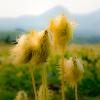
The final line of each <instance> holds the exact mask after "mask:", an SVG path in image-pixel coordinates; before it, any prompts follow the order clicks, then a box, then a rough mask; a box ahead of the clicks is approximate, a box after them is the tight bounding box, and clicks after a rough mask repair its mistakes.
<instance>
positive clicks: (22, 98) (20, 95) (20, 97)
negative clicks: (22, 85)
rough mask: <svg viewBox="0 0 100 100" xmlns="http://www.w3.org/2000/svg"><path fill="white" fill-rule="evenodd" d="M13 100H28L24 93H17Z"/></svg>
mask: <svg viewBox="0 0 100 100" xmlns="http://www.w3.org/2000/svg"><path fill="white" fill-rule="evenodd" d="M15 100H28V98H27V94H26V93H25V92H24V91H19V92H18V93H17V96H16V98H15Z"/></svg>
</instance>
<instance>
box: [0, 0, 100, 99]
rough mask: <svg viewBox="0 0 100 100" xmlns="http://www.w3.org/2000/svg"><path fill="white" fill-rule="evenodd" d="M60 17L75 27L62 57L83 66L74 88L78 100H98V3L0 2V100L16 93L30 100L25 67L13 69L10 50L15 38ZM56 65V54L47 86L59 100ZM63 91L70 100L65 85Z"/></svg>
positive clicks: (63, 0)
mask: <svg viewBox="0 0 100 100" xmlns="http://www.w3.org/2000/svg"><path fill="white" fill-rule="evenodd" d="M62 13H63V14H64V15H66V16H67V17H68V18H69V20H70V21H71V22H74V23H76V24H77V27H76V30H75V32H74V37H73V40H72V41H71V42H70V43H69V46H68V47H67V50H66V53H65V57H66V58H69V57H70V56H72V55H77V56H78V57H79V58H80V59H81V61H82V63H83V65H84V69H85V73H84V78H83V79H82V81H81V82H80V83H79V85H78V93H79V100H100V1H99V0H0V100H13V99H14V98H15V95H16V93H17V92H18V91H20V90H24V91H25V92H26V93H27V94H28V96H29V98H30V100H31V98H32V95H33V90H32V88H31V87H32V85H31V77H30V74H29V71H28V67H27V66H26V65H20V66H18V65H13V64H12V61H11V60H10V59H9V57H10V49H11V48H12V46H14V43H15V40H16V38H17V37H19V36H20V35H22V34H24V33H25V32H27V31H30V30H32V29H36V30H42V29H45V28H47V27H48V25H49V21H50V20H51V19H52V18H54V17H55V16H57V15H59V14H62ZM19 56H20V55H19ZM58 61H59V55H58V54H56V55H55V56H52V58H50V59H49V62H48V67H49V69H48V85H49V87H50V88H51V89H52V90H54V91H55V94H54V95H55V98H56V99H55V100H60V95H59V93H60V92H59V90H60V89H59V88H60V81H59V79H58V76H59V75H58V71H57V69H56V66H57V65H58V64H59V63H58ZM37 72H39V70H38V69H36V70H35V76H36V81H37V87H38V86H39V84H40V83H41V80H40V74H39V73H37ZM65 88H66V89H65V93H66V96H67V98H69V100H74V91H73V89H71V88H70V87H69V86H68V85H66V86H65ZM57 98H58V99H57Z"/></svg>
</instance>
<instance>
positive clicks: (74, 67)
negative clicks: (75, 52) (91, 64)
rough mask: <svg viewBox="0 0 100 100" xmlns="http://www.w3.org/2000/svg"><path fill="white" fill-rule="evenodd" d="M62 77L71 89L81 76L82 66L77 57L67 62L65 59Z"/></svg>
mask: <svg viewBox="0 0 100 100" xmlns="http://www.w3.org/2000/svg"><path fill="white" fill-rule="evenodd" d="M64 62H65V70H64V71H65V73H64V77H65V80H66V81H67V82H69V84H70V85H71V86H72V87H73V86H75V84H77V82H78V81H79V80H80V79H81V78H82V76H83V72H84V69H83V65H82V64H81V62H80V61H79V60H78V58H77V57H72V58H70V59H69V60H66V59H65V61H64Z"/></svg>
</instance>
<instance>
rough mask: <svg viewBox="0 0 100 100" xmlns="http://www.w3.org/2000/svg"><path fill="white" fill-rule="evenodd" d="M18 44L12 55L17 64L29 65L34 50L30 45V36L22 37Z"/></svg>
mask: <svg viewBox="0 0 100 100" xmlns="http://www.w3.org/2000/svg"><path fill="white" fill-rule="evenodd" d="M17 42H18V44H17V45H16V46H15V47H14V48H13V49H12V51H11V53H12V56H13V58H14V62H15V63H18V64H20V63H27V62H28V61H29V60H30V59H31V57H32V48H31V45H30V44H29V36H28V35H22V36H21V37H20V38H19V39H18V40H17Z"/></svg>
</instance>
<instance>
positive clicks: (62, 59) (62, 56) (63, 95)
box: [61, 49, 65, 100]
mask: <svg viewBox="0 0 100 100" xmlns="http://www.w3.org/2000/svg"><path fill="white" fill-rule="evenodd" d="M61 73H62V77H61V78H62V79H61V92H62V100H65V94H64V49H62V55H61Z"/></svg>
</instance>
